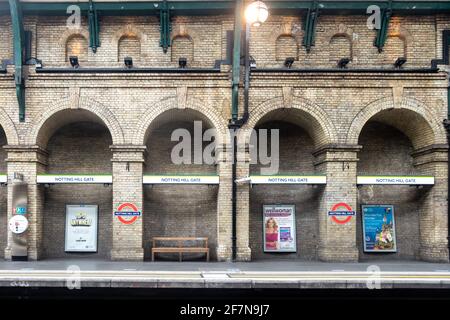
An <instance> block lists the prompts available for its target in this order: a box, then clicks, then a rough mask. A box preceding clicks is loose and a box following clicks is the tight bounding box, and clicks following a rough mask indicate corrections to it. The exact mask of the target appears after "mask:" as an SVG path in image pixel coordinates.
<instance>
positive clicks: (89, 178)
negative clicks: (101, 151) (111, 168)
mask: <svg viewBox="0 0 450 320" xmlns="http://www.w3.org/2000/svg"><path fill="white" fill-rule="evenodd" d="M36 182H37V183H52V184H53V183H55V184H56V183H78V184H83V183H85V184H89V183H112V175H56V174H55V175H53V174H45V175H38V176H37V179H36Z"/></svg>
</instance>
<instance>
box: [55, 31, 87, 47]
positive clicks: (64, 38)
mask: <svg viewBox="0 0 450 320" xmlns="http://www.w3.org/2000/svg"><path fill="white" fill-rule="evenodd" d="M74 36H82V37H83V38H84V39H86V41H87V40H88V39H89V32H88V31H87V30H85V29H67V30H66V31H64V32H63V33H62V34H61V37H60V38H59V44H60V46H61V47H64V48H65V47H66V44H67V41H68V40H69V39H70V38H72V37H74Z"/></svg>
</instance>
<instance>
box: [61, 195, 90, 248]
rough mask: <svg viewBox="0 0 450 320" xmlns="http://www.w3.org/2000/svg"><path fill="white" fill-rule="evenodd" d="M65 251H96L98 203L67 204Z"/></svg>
mask: <svg viewBox="0 0 450 320" xmlns="http://www.w3.org/2000/svg"><path fill="white" fill-rule="evenodd" d="M65 224H66V226H65V246H64V247H65V250H64V251H65V252H91V253H95V252H97V242H98V205H90V204H67V205H66V223H65Z"/></svg>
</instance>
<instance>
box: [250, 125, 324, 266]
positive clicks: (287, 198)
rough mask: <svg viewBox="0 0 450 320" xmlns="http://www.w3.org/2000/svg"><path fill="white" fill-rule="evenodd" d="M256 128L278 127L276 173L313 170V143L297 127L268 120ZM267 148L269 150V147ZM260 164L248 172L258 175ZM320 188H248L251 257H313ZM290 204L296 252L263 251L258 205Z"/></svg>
mask: <svg viewBox="0 0 450 320" xmlns="http://www.w3.org/2000/svg"><path fill="white" fill-rule="evenodd" d="M258 128H264V129H279V130H280V174H283V173H285V174H288V173H290V174H298V175H302V174H305V175H307V174H311V173H314V166H313V161H314V157H313V156H312V152H313V150H314V146H313V142H312V140H311V138H310V137H309V135H308V134H307V133H306V132H305V131H304V130H303V129H302V128H300V127H298V126H296V125H293V124H290V123H286V122H279V121H276V122H268V123H265V124H262V125H261V126H259V127H258ZM269 150H270V149H269ZM260 168H261V166H260V165H252V166H251V173H252V174H255V175H259V174H260V170H259V169H260ZM321 192H322V190H321V188H313V187H312V186H301V185H287V186H277V185H255V186H253V187H252V189H251V191H250V248H251V249H252V258H253V259H280V258H301V259H305V260H313V259H316V258H317V245H318V243H317V239H318V231H319V230H318V212H317V211H318V205H319V203H318V201H319V194H320V193H321ZM275 203H281V204H294V205H295V211H296V231H297V253H295V254H290V253H289V254H273V253H264V252H263V247H264V246H263V228H262V224H263V222H262V214H263V211H262V208H263V205H264V204H275Z"/></svg>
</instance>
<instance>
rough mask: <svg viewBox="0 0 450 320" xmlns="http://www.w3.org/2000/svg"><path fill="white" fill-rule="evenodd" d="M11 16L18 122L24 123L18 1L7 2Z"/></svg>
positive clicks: (21, 50)
mask: <svg viewBox="0 0 450 320" xmlns="http://www.w3.org/2000/svg"><path fill="white" fill-rule="evenodd" d="M8 2H9V8H10V14H11V22H12V31H13V42H14V66H15V73H14V79H15V84H16V95H17V102H18V104H19V121H20V122H24V121H25V79H24V77H23V63H24V57H25V46H24V43H25V41H24V39H25V33H24V30H23V19H22V11H21V4H20V2H19V0H9V1H8Z"/></svg>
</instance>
